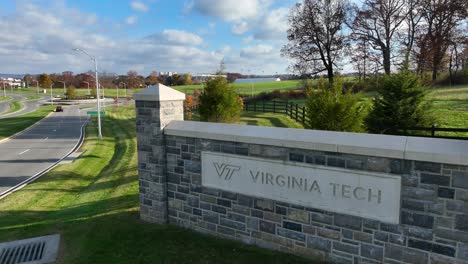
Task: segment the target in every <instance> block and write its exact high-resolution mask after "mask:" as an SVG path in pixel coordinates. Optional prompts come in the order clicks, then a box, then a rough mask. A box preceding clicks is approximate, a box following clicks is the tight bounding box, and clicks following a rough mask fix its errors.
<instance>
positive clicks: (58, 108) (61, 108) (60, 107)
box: [55, 105, 63, 112]
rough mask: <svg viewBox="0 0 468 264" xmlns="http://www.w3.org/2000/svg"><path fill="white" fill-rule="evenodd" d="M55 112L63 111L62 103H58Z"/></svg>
mask: <svg viewBox="0 0 468 264" xmlns="http://www.w3.org/2000/svg"><path fill="white" fill-rule="evenodd" d="M55 112H63V107H62V106H61V105H58V106H57V107H55Z"/></svg>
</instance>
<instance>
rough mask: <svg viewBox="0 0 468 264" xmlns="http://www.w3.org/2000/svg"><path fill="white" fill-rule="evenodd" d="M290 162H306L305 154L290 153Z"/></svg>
mask: <svg viewBox="0 0 468 264" xmlns="http://www.w3.org/2000/svg"><path fill="white" fill-rule="evenodd" d="M289 161H294V162H304V154H302V153H294V152H290V153H289Z"/></svg>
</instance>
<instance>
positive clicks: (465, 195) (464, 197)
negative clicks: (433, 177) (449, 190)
mask: <svg viewBox="0 0 468 264" xmlns="http://www.w3.org/2000/svg"><path fill="white" fill-rule="evenodd" d="M455 199H457V200H460V201H463V202H465V203H468V190H461V189H457V190H456V192H455Z"/></svg>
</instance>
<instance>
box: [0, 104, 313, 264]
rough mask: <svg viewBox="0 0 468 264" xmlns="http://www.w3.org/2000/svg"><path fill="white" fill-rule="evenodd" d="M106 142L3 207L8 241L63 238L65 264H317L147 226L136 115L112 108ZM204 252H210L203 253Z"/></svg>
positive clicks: (3, 237) (1, 234)
mask: <svg viewBox="0 0 468 264" xmlns="http://www.w3.org/2000/svg"><path fill="white" fill-rule="evenodd" d="M103 135H104V139H103V140H102V141H98V140H97V138H96V122H95V120H93V122H91V123H90V124H89V125H88V127H87V129H86V141H85V144H84V146H83V147H82V149H81V150H82V151H84V152H83V154H82V155H81V156H80V157H79V158H78V159H77V160H75V161H74V163H72V164H67V165H61V166H59V167H57V168H56V169H54V170H53V171H51V172H49V173H47V174H46V175H44V176H43V177H41V178H40V179H39V180H38V181H36V182H34V183H32V184H30V185H28V186H27V187H25V188H23V189H21V190H20V191H18V192H16V193H14V194H12V195H10V196H8V197H6V198H5V199H4V200H2V201H1V203H0V241H1V242H4V241H11V240H15V239H22V238H29V237H35V236H41V235H49V234H55V233H59V234H61V239H62V241H61V249H60V253H59V261H58V263H66V264H69V263H70V264H72V263H213V264H223V263H240V264H244V263H278V264H280V263H314V262H313V261H310V260H304V259H302V258H299V257H295V256H291V255H286V254H282V253H278V252H272V251H267V250H263V249H259V248H256V247H253V246H247V245H243V244H241V243H237V242H232V241H226V240H221V239H216V238H213V237H208V236H205V235H201V234H198V233H195V232H192V231H189V230H186V229H183V228H179V227H175V226H161V225H156V224H148V223H144V222H142V221H140V220H139V215H138V210H139V205H138V171H137V168H138V166H137V153H136V141H135V140H136V139H135V111H134V109H132V108H128V107H127V108H124V107H121V108H119V109H118V110H116V109H113V110H112V109H109V115H108V116H106V119H105V122H103ZM200 252H202V254H201V253H200Z"/></svg>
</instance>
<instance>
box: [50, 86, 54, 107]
mask: <svg viewBox="0 0 468 264" xmlns="http://www.w3.org/2000/svg"><path fill="white" fill-rule="evenodd" d="M52 86H54V84H53V83H52V84H51V85H50V102H51V103H52V105H54V97H53V95H52V90H53V89H52Z"/></svg>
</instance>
